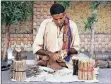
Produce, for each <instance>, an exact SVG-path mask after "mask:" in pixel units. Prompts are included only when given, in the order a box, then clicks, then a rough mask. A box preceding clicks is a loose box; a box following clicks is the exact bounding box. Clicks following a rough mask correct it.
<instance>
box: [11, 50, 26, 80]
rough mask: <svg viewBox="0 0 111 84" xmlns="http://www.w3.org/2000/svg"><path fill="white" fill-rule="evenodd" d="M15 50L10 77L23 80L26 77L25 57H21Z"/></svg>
mask: <svg viewBox="0 0 111 84" xmlns="http://www.w3.org/2000/svg"><path fill="white" fill-rule="evenodd" d="M18 53H20V52H17V57H16V58H15V59H13V60H12V79H14V80H16V81H23V80H25V79H26V57H21V56H20V54H18Z"/></svg>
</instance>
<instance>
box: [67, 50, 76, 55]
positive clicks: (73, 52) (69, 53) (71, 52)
mask: <svg viewBox="0 0 111 84" xmlns="http://www.w3.org/2000/svg"><path fill="white" fill-rule="evenodd" d="M71 54H78V51H77V50H76V49H74V48H70V49H69V52H68V55H71Z"/></svg>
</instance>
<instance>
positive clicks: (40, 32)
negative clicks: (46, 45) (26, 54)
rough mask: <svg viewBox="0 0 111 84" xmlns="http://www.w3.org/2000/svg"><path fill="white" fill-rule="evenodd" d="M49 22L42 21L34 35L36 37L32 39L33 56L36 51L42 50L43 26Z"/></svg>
mask: <svg viewBox="0 0 111 84" xmlns="http://www.w3.org/2000/svg"><path fill="white" fill-rule="evenodd" d="M48 21H49V20H44V21H43V22H42V23H41V25H40V27H39V29H38V32H37V34H36V37H35V39H34V43H33V54H35V53H36V52H37V51H38V50H40V49H42V48H43V38H44V32H45V26H46V24H47V22H48Z"/></svg>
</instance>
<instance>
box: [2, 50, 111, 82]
mask: <svg viewBox="0 0 111 84" xmlns="http://www.w3.org/2000/svg"><path fill="white" fill-rule="evenodd" d="M85 54H87V53H85ZM23 55H26V56H28V59H34V56H33V55H32V52H28V53H23ZM1 78H2V80H1V81H2V84H56V83H54V82H45V81H44V82H12V81H11V80H10V71H9V70H8V71H2V72H1ZM97 79H98V80H99V83H90V84H111V68H103V69H100V70H99V75H98V76H97ZM57 84H89V83H85V82H69V83H57Z"/></svg>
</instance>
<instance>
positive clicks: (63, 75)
mask: <svg viewBox="0 0 111 84" xmlns="http://www.w3.org/2000/svg"><path fill="white" fill-rule="evenodd" d="M39 70H40V73H39V74H38V75H35V76H31V77H27V78H26V80H25V81H27V82H30V81H48V82H73V81H84V82H99V80H97V79H96V77H97V74H99V73H98V68H95V70H94V71H95V77H94V80H78V76H77V75H72V73H73V70H72V69H67V68H63V69H61V70H57V71H54V70H53V69H50V68H48V67H41V66H40V67H39ZM12 81H15V80H13V79H12Z"/></svg>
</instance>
